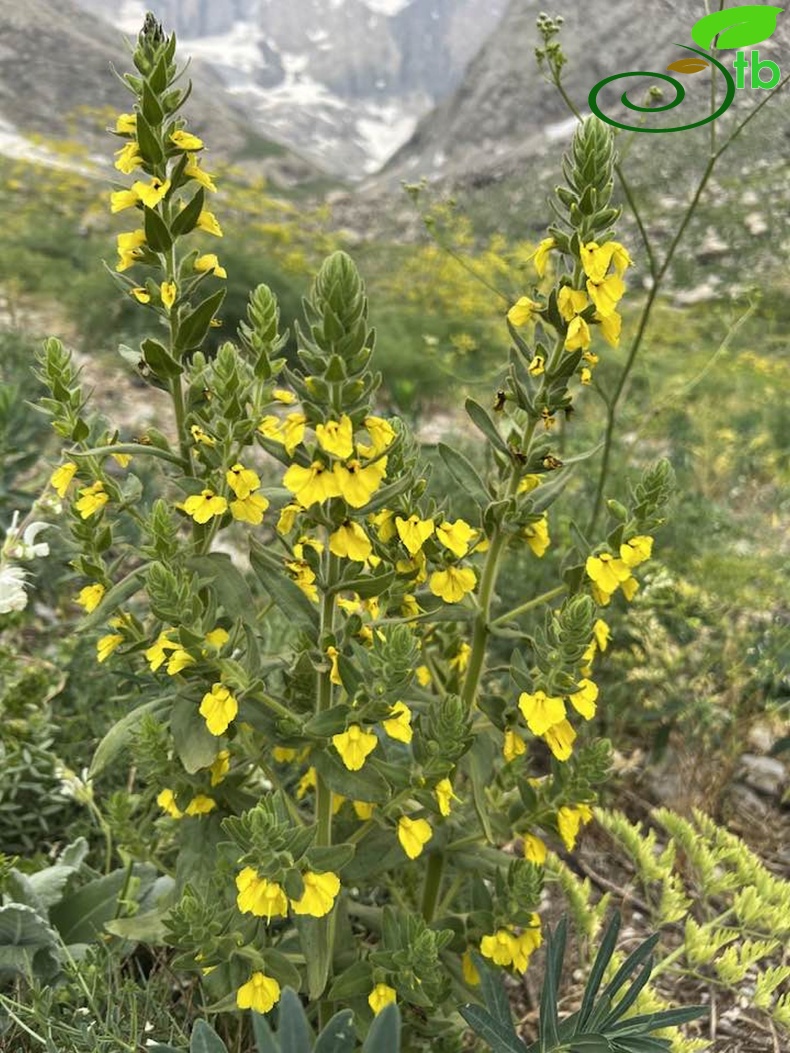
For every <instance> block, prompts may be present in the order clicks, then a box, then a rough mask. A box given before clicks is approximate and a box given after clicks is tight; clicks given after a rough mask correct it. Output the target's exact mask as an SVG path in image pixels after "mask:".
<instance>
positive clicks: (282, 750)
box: [272, 746, 298, 764]
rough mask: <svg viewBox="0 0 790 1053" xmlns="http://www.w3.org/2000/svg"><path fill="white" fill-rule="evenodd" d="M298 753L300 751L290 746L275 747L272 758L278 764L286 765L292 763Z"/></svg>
mask: <svg viewBox="0 0 790 1053" xmlns="http://www.w3.org/2000/svg"><path fill="white" fill-rule="evenodd" d="M297 753H298V750H295V749H291V748H290V746H275V747H274V749H273V750H272V757H274V759H275V760H276V761H277V763H278V764H286V763H287V762H288V761H292V760H293V759H294V757H295V756H296V754H297Z"/></svg>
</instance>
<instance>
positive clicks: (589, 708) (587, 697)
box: [568, 677, 598, 720]
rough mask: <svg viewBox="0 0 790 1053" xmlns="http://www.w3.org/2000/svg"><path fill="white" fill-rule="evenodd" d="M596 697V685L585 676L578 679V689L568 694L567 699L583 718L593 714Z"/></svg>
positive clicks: (587, 718) (589, 717)
mask: <svg viewBox="0 0 790 1053" xmlns="http://www.w3.org/2000/svg"><path fill="white" fill-rule="evenodd" d="M597 698H598V685H597V684H595V683H594V682H593V681H592V680H588V679H587V678H586V677H585V678H584V679H582V680H580V681H579V689H578V691H574V692H573V694H572V695H568V701H569V702H570V704H571V705H572V706H573V708H574V709H575V710H576V712H577V713H579V714H581V716H583V717H584V719H585V720H592V718H593V717H594V716H595V701H596V699H597Z"/></svg>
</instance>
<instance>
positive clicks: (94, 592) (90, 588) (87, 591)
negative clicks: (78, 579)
mask: <svg viewBox="0 0 790 1053" xmlns="http://www.w3.org/2000/svg"><path fill="white" fill-rule="evenodd" d="M105 591H106V590H105V588H104V586H103V585H102V584H101V583H100V582H96V583H95V584H94V585H86V586H85V587H84V588H83V589H80V591H79V594H78V596H77V603H78V604H79V605H80V607H84V608H85V610H86V611H87V612H88V614H90V613H91V611H95V610H96V608H97V607H98V606H99V604H100V603H101V601H102V597H103V596H104V593H105Z"/></svg>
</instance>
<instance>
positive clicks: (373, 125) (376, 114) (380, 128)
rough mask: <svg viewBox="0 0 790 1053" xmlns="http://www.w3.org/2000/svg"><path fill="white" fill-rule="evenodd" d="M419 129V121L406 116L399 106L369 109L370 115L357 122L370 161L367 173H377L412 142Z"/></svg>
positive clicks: (371, 107) (366, 167) (412, 116)
mask: <svg viewBox="0 0 790 1053" xmlns="http://www.w3.org/2000/svg"><path fill="white" fill-rule="evenodd" d="M416 126H417V118H416V117H415V116H414V115H412V114H405V113H403V112H402V111H401V110H400V109H399V108H398V107H396V106H374V105H368V106H367V114H366V116H364V117H360V118H359V119H358V120H357V122H356V130H357V132H358V133H359V136H360V138H361V139H362V142H363V146H364V150H365V153H366V154H368V156H369V158H370V159H369V160H368V161H366V162H365V166H364V170H365V173H366V174H370V173H371V172H376V171H377V170H378V169H379V168H380V167H381V166H382V165H383V164H384V162H385V161H386V160H387V158H388V157H391V156H392V154H394V153H395V151H396V150H397V149H398V147H399V146H402V145H403V143H405V142H406V141H407V139H409V137H410V136H411V134H412V132H413V131H414V129H415V128H416Z"/></svg>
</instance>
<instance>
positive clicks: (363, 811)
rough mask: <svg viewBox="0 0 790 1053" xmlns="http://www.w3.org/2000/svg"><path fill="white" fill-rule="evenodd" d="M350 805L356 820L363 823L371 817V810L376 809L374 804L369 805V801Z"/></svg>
mask: <svg viewBox="0 0 790 1053" xmlns="http://www.w3.org/2000/svg"><path fill="white" fill-rule="evenodd" d="M351 804H352V805H353V808H354V814H355V815H356V817H357V819H361V820H362V821H363V822H367V820H368V819H370V817H371V816H372V815H373V810H374V808H375V807H376V806H375V804H371V803H370V801H352V802H351Z"/></svg>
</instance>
